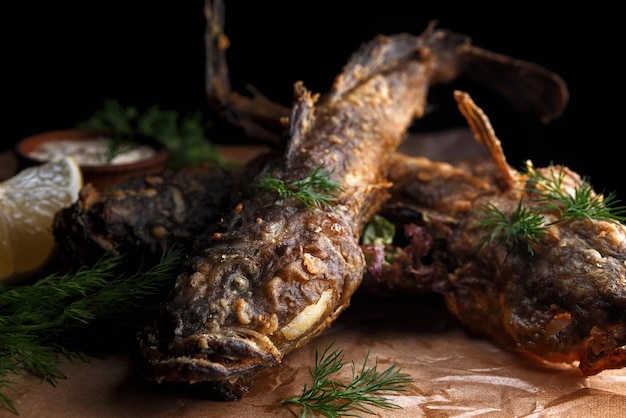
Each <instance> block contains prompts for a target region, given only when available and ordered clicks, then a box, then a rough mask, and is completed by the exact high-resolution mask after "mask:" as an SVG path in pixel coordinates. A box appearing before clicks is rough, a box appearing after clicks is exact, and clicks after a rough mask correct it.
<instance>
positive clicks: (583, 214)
mask: <svg viewBox="0 0 626 418" xmlns="http://www.w3.org/2000/svg"><path fill="white" fill-rule="evenodd" d="M525 171H526V174H527V175H528V178H529V184H531V185H533V186H534V187H533V189H532V190H531V191H532V192H534V193H538V194H539V197H538V198H537V199H536V200H537V202H538V203H540V204H541V205H543V206H544V207H545V210H550V209H552V210H556V211H557V212H558V213H559V219H558V221H559V222H560V221H568V220H572V219H578V218H587V219H590V220H602V221H617V222H623V221H625V220H626V206H620V205H619V203H620V201H619V200H617V197H616V195H615V194H614V193H609V194H607V195H606V196H604V195H602V194H596V193H595V192H594V190H593V188H592V186H591V184H590V182H589V179H588V178H585V177H584V178H582V179H581V184H579V185H576V186H575V187H574V188H573V190H571V188H569V189H568V188H567V187H566V185H565V184H564V180H565V173H564V171H563V167H560V168H559V169H558V170H557V169H556V167H554V166H553V165H550V167H549V173H550V175H549V176H546V175H544V174H542V173H541V172H539V171H538V170H537V169H536V168H534V167H533V166H532V165H531V164H526V170H525Z"/></svg>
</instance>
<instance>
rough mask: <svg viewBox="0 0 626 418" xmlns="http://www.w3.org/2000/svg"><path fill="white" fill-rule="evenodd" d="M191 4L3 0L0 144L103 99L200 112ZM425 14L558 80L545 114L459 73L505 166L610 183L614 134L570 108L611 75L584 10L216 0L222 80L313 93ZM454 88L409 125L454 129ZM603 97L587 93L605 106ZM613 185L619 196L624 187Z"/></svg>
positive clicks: (274, 91)
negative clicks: (564, 102) (369, 43)
mask: <svg viewBox="0 0 626 418" xmlns="http://www.w3.org/2000/svg"><path fill="white" fill-rule="evenodd" d="M524 4H525V3H524ZM203 6H204V2H203V1H202V0H193V1H180V2H173V1H171V2H158V1H152V2H148V1H127V2H122V1H119V0H111V1H108V2H71V6H70V5H64V4H63V2H16V4H15V5H14V6H13V7H14V10H13V11H11V12H10V13H5V16H6V17H7V18H8V20H9V21H12V22H11V23H13V24H12V27H11V28H10V29H7V26H6V25H5V29H3V31H4V32H6V33H5V34H4V36H3V43H4V44H5V48H3V50H4V57H3V60H2V62H3V64H2V67H3V68H4V72H5V75H4V76H3V77H2V78H3V84H4V87H3V91H4V93H3V94H2V101H3V109H4V110H3V112H2V127H3V128H4V132H3V134H2V138H3V139H2V144H1V147H2V149H10V148H11V147H12V146H13V144H14V143H15V142H16V141H18V140H19V139H20V138H23V137H25V136H27V135H30V134H34V133H38V132H41V131H45V130H50V129H60V128H67V127H71V126H73V125H75V124H76V123H77V122H79V121H82V120H84V119H86V118H87V117H88V116H90V115H91V114H92V113H93V112H94V111H96V110H98V109H100V108H101V106H102V104H103V102H104V100H105V99H116V100H117V101H119V102H120V103H122V104H123V105H126V106H136V107H138V108H139V109H140V110H143V109H146V108H148V107H150V106H152V105H158V106H159V107H161V108H163V109H173V110H177V111H179V112H181V114H185V113H189V112H194V111H198V110H199V111H202V112H206V111H207V104H206V97H205V93H204V59H205V57H204V29H205V20H204V14H203ZM433 19H436V20H437V21H438V22H439V26H440V27H443V28H447V29H451V30H453V31H455V32H459V33H464V34H467V35H469V36H471V37H472V39H473V41H474V44H475V45H477V46H481V47H483V48H486V49H489V50H492V51H494V52H500V53H504V54H507V55H511V56H513V57H515V58H519V59H524V60H527V61H531V62H534V63H537V64H540V65H542V66H544V67H546V68H548V69H550V70H553V71H554V72H556V73H558V74H559V75H560V76H561V77H562V78H563V79H564V80H565V82H566V83H567V85H568V88H569V92H570V102H569V104H568V106H567V108H566V110H565V112H564V113H563V115H562V116H561V117H560V118H559V119H558V120H556V121H554V122H552V123H551V124H549V125H542V124H541V123H540V122H539V121H538V120H536V119H535V118H534V117H531V116H529V115H523V114H520V113H518V112H515V111H513V110H512V109H511V108H509V107H508V105H507V104H506V103H505V102H504V101H503V100H502V99H501V98H500V97H498V96H496V95H495V93H491V92H486V91H483V90H481V88H480V87H478V86H473V85H472V84H471V83H469V84H467V83H465V84H463V83H461V84H459V85H460V86H462V87H463V88H467V90H468V91H469V92H470V93H471V94H472V96H473V97H474V100H475V101H476V103H477V104H478V105H479V106H481V107H482V108H483V110H484V111H485V112H486V114H487V115H488V116H489V117H490V119H491V122H492V124H493V125H494V128H495V130H496V133H497V134H498V136H499V138H500V140H501V141H502V144H503V146H504V150H505V153H506V154H507V158H508V160H509V163H510V164H511V165H512V166H514V167H516V168H519V167H520V166H521V163H522V161H524V160H525V159H531V160H533V162H534V163H535V165H546V164H548V163H550V162H555V163H562V164H566V165H568V166H570V167H571V168H572V169H574V170H575V171H578V172H579V173H580V174H582V175H585V176H589V178H590V180H591V182H592V184H594V186H595V187H596V189H597V190H605V191H618V192H619V190H618V189H619V188H620V187H624V186H622V185H621V167H620V163H621V154H620V153H619V152H618V151H617V150H616V148H614V147H616V146H619V145H617V144H618V143H619V141H618V140H616V139H615V135H617V134H618V132H614V133H612V134H613V137H612V138H607V137H606V135H601V134H600V131H601V130H600V129H596V126H597V125H598V123H599V122H600V121H597V120H593V118H592V117H591V116H590V115H589V114H588V113H587V111H583V110H582V109H583V107H584V106H583V103H584V104H585V105H587V107H588V105H589V104H590V102H591V100H590V99H589V96H588V95H587V94H583V92H582V87H583V85H586V86H587V89H588V90H591V88H590V86H591V84H592V83H593V84H594V89H595V90H598V88H597V86H598V85H600V86H602V84H603V83H604V84H607V83H611V82H612V81H614V80H612V79H611V77H610V76H609V75H607V74H605V75H604V77H597V76H596V75H592V74H597V71H596V72H595V73H593V71H594V68H595V69H597V67H598V66H602V65H604V64H603V63H602V62H603V60H606V59H607V56H606V55H604V58H602V56H603V54H602V53H600V52H599V51H596V50H594V49H593V48H590V45H592V46H593V45H595V41H594V39H597V38H599V34H598V32H596V31H594V30H591V26H590V25H589V24H588V22H589V21H593V20H594V17H593V16H592V12H591V11H589V12H587V11H576V12H571V13H567V14H565V13H563V12H558V11H557V12H552V13H549V12H547V11H546V10H543V9H537V8H534V9H533V8H530V7H529V6H528V7H525V8H522V7H521V6H515V5H513V6H511V5H509V4H508V3H507V6H506V7H504V6H496V7H491V8H488V9H487V8H485V9H484V10H481V9H480V8H475V9H470V8H467V10H461V9H459V8H458V7H457V6H453V5H451V4H448V3H437V4H436V5H426V6H425V5H424V3H423V2H411V1H403V2H393V1H385V2H372V1H334V2H330V1H318V2H315V1H308V2H261V1H255V2H247V1H230V2H229V1H228V0H227V1H226V27H225V30H226V33H227V35H228V36H229V38H230V40H231V47H230V49H229V50H228V59H229V65H230V71H231V80H232V84H233V88H234V89H235V90H238V91H243V90H244V89H245V85H246V84H248V83H249V84H251V85H253V86H255V87H256V88H257V89H259V90H260V91H261V92H262V93H264V94H265V95H266V96H268V97H270V98H271V99H274V100H276V101H279V102H282V103H284V104H287V105H288V104H290V101H291V98H292V85H293V83H294V82H295V81H297V80H302V81H304V83H305V85H306V86H307V87H308V88H309V89H310V90H313V91H315V92H324V91H326V90H327V89H328V88H329V87H330V84H331V83H332V80H333V78H334V77H335V75H336V74H337V73H339V71H340V70H341V67H342V66H343V64H344V63H345V61H346V60H347V58H348V56H349V55H350V54H351V53H352V52H354V51H355V50H356V49H357V48H358V46H359V45H360V44H361V43H362V42H364V41H366V40H369V39H371V38H372V37H374V36H375V35H377V34H379V33H384V34H393V33H398V32H411V33H414V34H419V33H420V32H421V31H422V30H424V28H425V27H426V25H427V23H428V22H429V21H430V20H433ZM594 36H595V38H594ZM608 58H609V59H612V58H613V57H612V56H608ZM7 72H8V74H7ZM455 86H456V85H452V86H446V87H442V88H437V89H434V90H433V94H432V101H433V103H434V104H435V105H436V109H438V110H437V111H436V112H434V113H432V114H430V115H428V116H426V117H425V118H424V119H423V120H421V121H419V122H418V123H416V125H415V127H414V128H413V129H414V130H418V131H419V130H424V131H436V130H439V129H443V128H447V127H453V126H464V121H463V119H462V118H461V117H460V115H459V114H458V111H457V110H456V108H455V106H454V104H453V101H452V96H451V91H452V90H451V89H452V88H454V87H455ZM583 96H585V97H583ZM607 103H609V102H605V103H602V102H600V103H598V102H593V104H594V107H604V108H609V110H610V108H611V106H612V105H610V104H607ZM614 113H615V112H614ZM610 122H612V123H613V125H612V127H615V126H618V125H619V124H618V123H616V122H615V121H610ZM586 127H589V128H591V129H586ZM604 127H605V128H607V126H604ZM610 129H612V128H610ZM610 129H609V130H610ZM591 130H596V134H595V136H593V137H590V136H589V134H588V133H585V132H589V131H591ZM214 140H215V141H216V142H228V138H215V139H214ZM619 194H620V195H626V187H624V190H623V192H619Z"/></svg>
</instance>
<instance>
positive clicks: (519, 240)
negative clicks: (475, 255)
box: [476, 199, 548, 256]
mask: <svg viewBox="0 0 626 418" xmlns="http://www.w3.org/2000/svg"><path fill="white" fill-rule="evenodd" d="M476 214H477V215H478V221H477V224H478V226H479V227H480V228H484V229H486V230H488V231H487V233H486V234H485V235H484V236H483V238H482V239H481V240H480V242H479V243H478V247H477V249H476V251H479V250H480V249H481V248H482V247H483V246H485V245H486V244H489V245H492V244H496V245H498V244H504V245H505V246H506V249H507V256H508V255H509V254H510V253H511V252H512V251H514V250H517V249H523V251H524V252H525V253H526V254H528V255H531V256H532V255H534V254H535V248H534V246H536V245H541V240H542V239H543V238H544V237H545V235H546V232H547V230H548V225H547V224H546V221H545V218H544V217H543V216H542V215H541V214H538V213H536V212H533V211H531V210H530V209H529V208H528V207H527V206H525V205H524V204H523V202H522V199H520V200H519V202H518V203H517V206H516V208H515V210H514V211H513V212H512V213H511V215H507V214H506V213H504V212H502V211H501V210H500V209H498V207H497V206H496V205H494V204H493V203H491V202H489V203H487V204H484V205H482V206H481V207H480V209H479V210H478V211H477V212H476Z"/></svg>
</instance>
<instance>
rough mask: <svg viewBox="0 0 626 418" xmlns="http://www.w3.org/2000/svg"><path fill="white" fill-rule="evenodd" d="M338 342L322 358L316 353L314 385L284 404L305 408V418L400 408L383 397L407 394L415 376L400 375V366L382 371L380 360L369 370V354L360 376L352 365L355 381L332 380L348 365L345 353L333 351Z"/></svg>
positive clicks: (302, 415)
mask: <svg viewBox="0 0 626 418" xmlns="http://www.w3.org/2000/svg"><path fill="white" fill-rule="evenodd" d="M333 344H334V342H333V343H331V344H329V345H328V346H327V347H326V348H325V349H324V352H323V353H322V355H321V356H319V353H318V351H317V350H315V367H314V368H311V367H309V374H310V375H311V378H312V379H313V383H312V385H311V387H310V388H309V387H308V386H307V385H306V384H305V385H304V389H303V390H302V394H301V395H300V396H296V397H292V398H288V399H285V400H283V401H282V403H283V404H284V405H286V404H297V405H300V406H301V407H302V414H301V415H300V417H301V418H306V417H308V416H311V417H312V416H314V415H315V413H320V414H322V415H323V416H325V417H347V416H357V415H355V414H354V413H353V412H351V411H360V412H364V413H368V414H374V412H373V410H372V409H370V407H378V408H384V409H399V408H401V407H400V406H398V405H397V404H395V403H393V402H391V401H390V400H389V399H387V398H385V397H384V396H383V395H382V394H384V393H390V392H403V391H405V390H406V389H407V387H408V385H409V383H411V377H410V376H409V375H408V374H406V373H400V369H399V368H398V367H397V366H396V365H392V366H390V367H389V368H387V369H386V370H384V371H382V372H378V370H377V366H378V360H376V363H375V364H374V366H372V367H367V361H368V357H369V352H368V353H367V355H366V357H365V361H364V362H363V366H362V367H361V369H360V372H359V373H357V370H356V369H355V366H354V363H352V379H351V381H350V383H348V384H344V383H340V382H337V381H335V380H332V378H331V375H332V374H334V373H337V372H338V371H339V370H341V368H342V367H343V366H344V365H345V364H346V362H344V361H343V350H341V349H336V350H333V351H331V349H332V346H333Z"/></svg>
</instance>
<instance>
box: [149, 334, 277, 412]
mask: <svg viewBox="0 0 626 418" xmlns="http://www.w3.org/2000/svg"><path fill="white" fill-rule="evenodd" d="M138 342H139V351H140V357H141V358H142V366H141V367H142V373H143V374H144V375H145V376H146V377H147V378H148V379H149V380H152V381H155V382H157V383H184V384H186V385H189V384H191V385H195V386H198V387H201V388H206V390H202V391H203V392H206V393H207V396H211V397H213V398H218V399H222V400H230V399H239V398H240V397H241V396H242V394H243V393H245V392H247V391H248V390H249V388H250V386H251V385H252V380H253V376H254V375H255V373H256V372H257V370H258V369H260V368H265V367H269V366H274V365H277V364H279V363H280V361H281V359H282V356H281V354H280V351H279V350H278V349H277V348H276V346H275V345H274V344H273V343H272V341H271V340H270V339H269V338H268V337H267V336H265V335H263V334H260V333H257V332H254V331H251V330H246V329H232V330H222V331H221V332H220V333H219V334H211V333H198V334H193V335H187V336H177V337H175V338H174V340H171V339H168V340H167V341H166V340H164V339H162V338H160V335H159V329H158V327H157V326H150V327H147V328H145V329H144V330H143V331H141V332H140V333H139V334H138ZM216 389H218V390H216Z"/></svg>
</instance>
